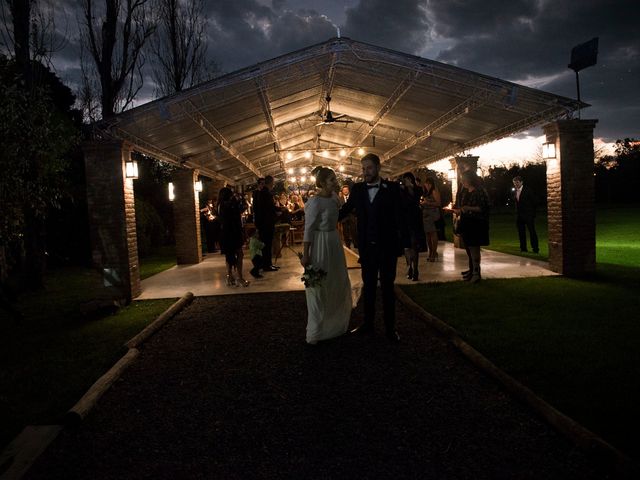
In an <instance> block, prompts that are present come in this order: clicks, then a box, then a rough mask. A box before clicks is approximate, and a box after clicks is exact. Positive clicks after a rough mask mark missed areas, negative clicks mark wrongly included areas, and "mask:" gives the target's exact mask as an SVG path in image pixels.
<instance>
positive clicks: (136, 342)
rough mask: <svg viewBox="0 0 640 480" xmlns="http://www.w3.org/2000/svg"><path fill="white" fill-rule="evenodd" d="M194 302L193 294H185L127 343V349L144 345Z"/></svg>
mask: <svg viewBox="0 0 640 480" xmlns="http://www.w3.org/2000/svg"><path fill="white" fill-rule="evenodd" d="M192 301H193V293H191V292H187V293H185V294H184V295H183V296H182V297H181V298H180V299H179V300H178V301H177V302H175V303H174V304H173V305H171V306H170V307H169V308H168V309H167V310H165V311H164V312H163V313H161V314H160V315H159V316H158V318H156V319H155V320H154V321H153V322H151V323H150V324H149V325H147V326H146V328H145V329H144V330H142V331H141V332H140V333H139V334H137V335H136V336H135V337H133V338H132V339H131V340H129V341H128V342H127V343H125V346H126V347H129V348H136V347H138V346H140V345H141V344H142V343H144V342H145V341H146V340H147V339H148V338H149V337H151V336H152V335H153V334H154V333H156V332H157V331H158V330H160V327H162V326H163V325H164V324H165V323H166V322H167V321H168V320H169V319H170V318H171V317H173V316H174V315H175V314H176V313H178V312H179V311H180V310H182V309H183V308H184V307H186V306H187V305H189V304H190V303H191V302H192Z"/></svg>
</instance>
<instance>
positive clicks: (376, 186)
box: [367, 183, 380, 188]
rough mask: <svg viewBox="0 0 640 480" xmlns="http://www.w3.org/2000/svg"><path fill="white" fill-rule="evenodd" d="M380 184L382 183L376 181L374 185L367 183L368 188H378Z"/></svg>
mask: <svg viewBox="0 0 640 480" xmlns="http://www.w3.org/2000/svg"><path fill="white" fill-rule="evenodd" d="M379 186H380V184H379V183H376V184H374V185H368V184H367V188H378V187H379Z"/></svg>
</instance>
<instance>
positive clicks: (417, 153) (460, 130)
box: [84, 38, 597, 300]
mask: <svg viewBox="0 0 640 480" xmlns="http://www.w3.org/2000/svg"><path fill="white" fill-rule="evenodd" d="M586 106H588V105H586V104H584V103H580V102H578V101H576V100H572V99H569V98H566V97H562V96H558V95H553V94H550V93H547V92H543V91H540V90H536V89H533V88H529V87H526V86H523V85H518V84H516V83H512V82H508V81H505V80H501V79H498V78H494V77H490V76H487V75H483V74H480V73H476V72H472V71H469V70H464V69H461V68H458V67H454V66H451V65H447V64H443V63H440V62H436V61H432V60H427V59H424V58H420V57H416V56H413V55H408V54H405V53H401V52H396V51H392V50H389V49H386V48H382V47H378V46H373V45H369V44H365V43H362V42H358V41H354V40H351V39H348V38H333V39H330V40H328V41H326V42H324V43H320V44H317V45H314V46H311V47H308V48H305V49H302V50H298V51H295V52H292V53H288V54H285V55H282V56H280V57H277V58H274V59H271V60H268V61H265V62H262V63H259V64H257V65H253V66H251V67H247V68H244V69H242V70H238V71H236V72H232V73H229V74H227V75H224V76H221V77H219V78H216V79H213V80H211V81H208V82H206V83H203V84H201V85H198V86H195V87H193V88H190V89H188V90H185V91H182V92H179V93H176V94H173V95H170V96H167V97H164V98H161V99H158V100H155V101H152V102H149V103H147V104H144V105H141V106H139V107H136V108H133V109H131V110H128V111H126V112H123V113H121V114H118V115H115V116H114V117H111V118H109V119H107V120H104V121H101V122H99V123H98V124H96V125H95V128H94V135H93V138H92V140H91V141H89V142H87V143H86V144H85V145H84V153H85V164H86V176H87V185H88V187H87V190H88V191H87V198H88V207H89V216H90V225H91V245H92V259H93V262H94V264H95V265H96V266H98V267H99V268H101V269H102V270H103V272H104V273H105V284H107V283H108V284H109V285H112V286H113V288H115V289H116V290H118V291H119V292H120V293H121V295H122V296H123V297H125V298H127V299H129V300H130V299H132V298H134V297H136V296H137V295H138V294H139V293H140V275H139V267H138V253H137V240H136V227H135V208H134V197H133V180H132V178H130V176H128V175H127V169H126V163H127V162H128V161H129V160H130V159H131V154H132V152H138V153H142V154H144V155H147V156H150V157H153V158H156V159H158V160H162V161H166V162H170V163H172V164H175V165H178V166H180V167H181V168H180V169H179V170H178V171H177V172H176V174H175V175H174V178H173V179H172V180H173V183H174V188H175V200H174V217H175V230H176V253H177V261H178V263H179V264H196V263H199V262H201V261H202V253H201V240H200V226H199V222H200V218H199V204H198V194H197V192H195V189H194V182H195V181H196V180H197V179H198V176H200V175H202V176H206V177H209V178H212V179H214V180H216V181H219V182H220V183H221V184H224V183H226V184H229V185H249V184H252V183H254V182H255V181H256V178H257V177H264V176H266V175H272V176H274V177H280V178H282V177H284V176H285V175H287V171H288V170H289V169H290V168H296V169H297V168H299V167H313V166H316V165H328V166H332V167H335V168H338V167H342V168H343V169H344V172H345V174H349V175H353V176H357V175H358V173H359V172H360V162H359V158H360V157H361V156H362V152H363V151H364V152H367V153H369V152H373V153H376V154H377V155H378V156H379V157H380V158H381V160H382V162H383V163H382V166H383V168H382V174H383V176H385V177H395V176H397V175H399V174H400V173H402V172H404V171H412V170H416V169H417V168H420V167H425V166H428V165H429V164H432V163H434V162H436V161H438V160H442V159H450V161H451V165H452V169H453V170H454V171H456V172H457V170H458V169H459V168H460V167H461V165H462V166H463V167H468V166H469V165H463V164H469V163H471V165H470V166H471V167H472V168H474V169H475V166H476V163H477V157H471V156H467V155H465V153H466V151H468V150H469V149H470V148H473V147H476V146H479V145H482V144H485V143H488V142H492V141H494V140H498V139H500V138H504V137H507V136H509V135H513V134H517V133H518V132H521V131H523V130H526V129H528V128H531V127H534V126H538V125H542V126H543V129H544V132H545V135H546V138H547V143H548V147H549V151H548V154H547V182H548V198H547V202H548V211H549V265H550V268H551V269H552V270H554V271H555V272H558V273H561V274H564V275H579V274H582V273H585V272H589V271H592V270H593V269H594V268H595V214H594V200H593V176H592V175H593V174H592V171H593V168H592V166H593V129H594V127H595V124H596V123H597V120H577V119H573V112H574V111H576V110H578V109H579V108H584V107H586ZM360 149H362V150H360ZM455 185H456V182H455V180H454V189H455Z"/></svg>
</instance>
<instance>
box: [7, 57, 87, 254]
mask: <svg viewBox="0 0 640 480" xmlns="http://www.w3.org/2000/svg"><path fill="white" fill-rule="evenodd" d="M78 140H79V135H78V131H77V129H76V128H75V126H74V124H73V122H72V120H71V119H70V117H69V116H68V115H67V114H65V113H64V112H61V111H60V110H59V109H58V108H57V107H56V105H55V103H54V101H53V100H52V98H51V95H50V88H49V87H48V86H47V85H45V84H34V85H33V86H31V87H30V88H29V89H27V88H26V87H25V86H24V85H23V84H22V82H21V81H20V80H19V76H18V75H17V74H16V73H15V69H14V67H13V65H12V64H11V62H9V61H7V59H6V58H5V57H1V56H0V171H1V172H2V175H1V176H0V219H1V220H0V245H7V244H9V243H10V242H11V241H13V240H16V239H18V238H20V237H21V236H23V235H24V232H25V211H28V212H29V213H30V214H32V215H33V216H34V217H35V218H45V217H46V214H47V211H48V209H49V208H58V207H59V206H60V202H61V200H62V198H63V197H64V196H65V195H66V190H67V188H68V185H67V183H66V181H65V172H66V170H67V167H68V165H69V160H68V158H67V157H66V153H67V152H68V151H69V149H70V148H71V147H72V146H73V145H75V144H76V143H77V142H78Z"/></svg>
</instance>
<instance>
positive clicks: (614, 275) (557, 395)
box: [406, 206, 640, 459]
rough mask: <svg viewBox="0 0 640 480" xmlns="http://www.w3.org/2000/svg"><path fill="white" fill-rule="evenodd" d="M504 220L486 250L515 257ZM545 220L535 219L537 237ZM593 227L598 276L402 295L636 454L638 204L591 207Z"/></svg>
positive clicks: (639, 419) (423, 288)
mask: <svg viewBox="0 0 640 480" xmlns="http://www.w3.org/2000/svg"><path fill="white" fill-rule="evenodd" d="M513 223H514V222H513V217H512V216H509V215H496V216H494V217H493V218H492V224H491V247H490V248H491V249H493V250H499V251H502V252H505V253H517V254H520V252H519V251H516V250H515V249H517V250H519V248H518V240H517V233H516V230H515V225H514V224H513ZM544 223H546V222H541V221H539V222H538V225H539V227H540V228H539V233H540V237H541V238H543V235H544V238H545V241H544V243H546V226H545V225H544ZM596 231H597V241H596V246H597V253H596V257H597V262H598V264H597V272H596V274H594V275H592V276H590V277H588V278H583V279H570V278H564V277H543V278H527V279H510V280H486V281H483V282H482V283H480V284H478V285H473V286H472V285H469V284H467V283H465V282H454V283H447V284H431V285H417V286H410V287H406V291H407V293H408V294H409V295H410V296H411V297H412V298H413V299H414V300H415V301H416V302H418V303H419V304H421V305H422V306H423V307H424V308H425V309H426V310H427V311H429V312H430V313H432V314H434V315H436V316H437V317H439V318H440V319H442V320H443V321H445V322H447V323H449V324H450V325H452V326H453V327H454V328H456V330H458V332H459V333H460V334H461V335H462V336H463V337H464V338H466V339H467V341H468V342H469V343H470V344H471V345H473V346H474V347H476V348H477V349H478V350H480V351H481V352H483V353H484V354H485V355H486V356H487V357H489V358H490V359H491V360H492V361H493V362H494V363H496V364H497V365H498V366H500V367H501V368H503V369H504V370H505V371H507V372H508V373H510V374H511V375H513V376H514V377H515V378H517V379H518V380H520V381H521V382H522V383H524V384H525V385H527V386H529V387H530V388H532V389H533V390H534V391H535V392H537V393H538V394H539V395H541V396H542V397H543V398H545V399H546V400H547V401H548V402H549V403H551V404H552V405H554V406H555V407H557V408H559V409H560V410H561V411H563V412H564V413H566V414H568V415H569V416H571V417H572V418H574V419H575V420H577V421H578V422H580V423H582V424H583V425H585V426H586V427H587V428H589V429H591V430H592V431H594V432H596V433H598V434H599V435H601V436H602V437H603V438H604V439H605V440H607V441H609V442H610V443H612V444H613V445H615V446H617V447H618V448H620V449H621V450H623V451H625V452H626V453H627V454H629V455H630V456H632V457H634V458H636V459H640V441H639V440H638V438H637V435H636V430H637V428H638V427H639V426H640V413H639V412H638V408H637V405H639V404H640V381H639V380H640V378H639V374H638V372H640V321H639V320H640V315H639V314H638V312H639V311H640V295H638V292H639V291H640V248H639V247H640V245H639V244H638V240H636V239H637V238H638V237H637V232H640V208H639V207H637V206H634V207H627V208H622V207H619V208H612V209H600V210H598V213H597V230H596ZM544 243H541V254H542V255H540V256H541V257H543V258H544V257H545V256H546V254H547V250H546V245H544ZM542 245H544V247H542ZM528 256H532V255H528ZM470 293H472V294H473V295H472V297H470ZM470 298H472V300H471V301H469V299H470ZM461 299H464V300H462V301H461Z"/></svg>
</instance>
